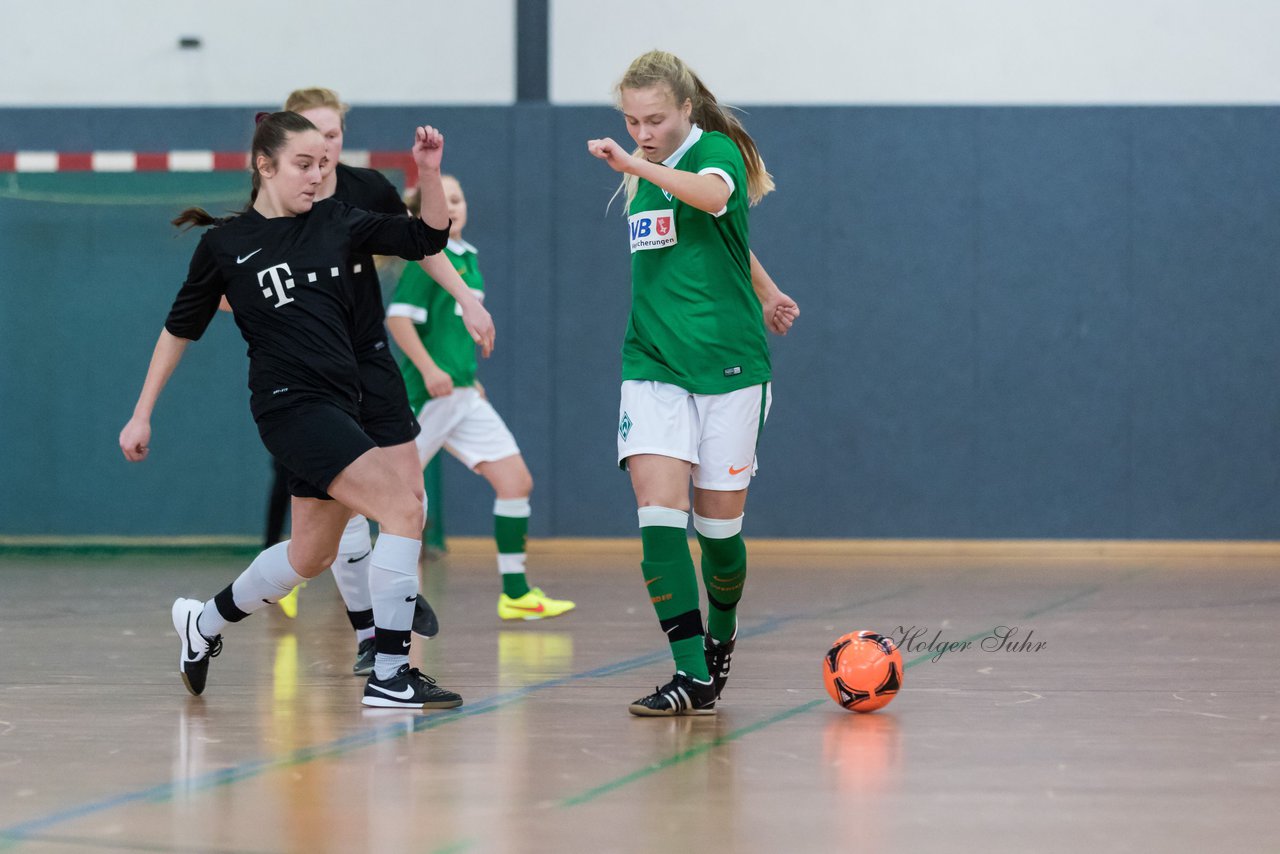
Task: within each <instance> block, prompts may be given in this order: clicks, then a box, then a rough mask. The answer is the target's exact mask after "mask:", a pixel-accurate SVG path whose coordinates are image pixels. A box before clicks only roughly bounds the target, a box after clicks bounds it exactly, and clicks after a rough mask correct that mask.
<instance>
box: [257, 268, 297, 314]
mask: <svg viewBox="0 0 1280 854" xmlns="http://www.w3.org/2000/svg"><path fill="white" fill-rule="evenodd" d="M292 275H293V271H292V270H290V269H289V265H288V264H277V265H275V266H274V267H268V268H267V269H265V270H261V271H259V272H258V284H259V285H262V295H263V296H264V297H266V298H267V299H271V297H272V296H275V298H276V305H275V307H276V308H279V307H280V306H282V305H284V304H285V303H290V302H293V297H291V296H287V295H286V294H285V291H287V290H289V289H290V288H292V287H293V279H285V278H283V276H292ZM267 278H270V279H271V282H270V284H268V283H267V282H266V281H265V280H266V279H267Z"/></svg>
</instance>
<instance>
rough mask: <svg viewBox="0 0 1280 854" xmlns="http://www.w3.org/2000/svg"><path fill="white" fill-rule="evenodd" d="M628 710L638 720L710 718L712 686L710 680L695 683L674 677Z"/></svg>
mask: <svg viewBox="0 0 1280 854" xmlns="http://www.w3.org/2000/svg"><path fill="white" fill-rule="evenodd" d="M629 710H630V712H631V714H633V715H639V716H640V717H671V716H672V715H714V714H715V713H716V686H715V683H714V682H712V681H711V680H710V679H708V680H707V681H706V682H699V681H698V680H697V679H694V678H693V677H691V676H688V675H687V674H684V673H676V675H675V676H672V677H671V681H670V682H668V683H667V684H666V685H663V686H662V687H661V688H655V689H654V692H653V693H652V694H650V695H649V696H647V697H641V698H640V699H639V700H636V701H635V702H634V703H632V704H631V706H630V707H629Z"/></svg>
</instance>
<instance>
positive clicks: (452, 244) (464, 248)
mask: <svg viewBox="0 0 1280 854" xmlns="http://www.w3.org/2000/svg"><path fill="white" fill-rule="evenodd" d="M445 248H446V249H448V250H449V251H450V252H452V253H453V254H454V255H466V254H467V253H468V252H470V253H471V254H473V255H479V254H480V252H479V251H478V250H477V249H476V248H475V247H474V246H472V245H471V244H470V243H468V242H467V241H465V240H463V239H462V238H458V239H457V240H454V239H453V238H452V237H450V238H449V242H448V243H446V244H445Z"/></svg>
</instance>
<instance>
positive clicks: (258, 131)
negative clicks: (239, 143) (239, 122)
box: [170, 111, 316, 231]
mask: <svg viewBox="0 0 1280 854" xmlns="http://www.w3.org/2000/svg"><path fill="white" fill-rule="evenodd" d="M257 122H258V126H257V127H256V128H255V129H254V131H253V146H252V148H251V149H250V152H249V168H250V170H251V171H252V174H253V179H252V188H253V189H252V190H251V191H250V193H249V204H247V205H245V207H244V210H242V211H240V213H244V212H245V211H247V210H249V208H251V207H253V203H254V202H255V201H257V200H258V191H259V190H260V189H262V175H261V174H260V173H259V172H258V158H259V157H265V158H267V162H268V163H270V164H271V165H272V166H275V165H276V160H277V158H278V157H279V156H280V151H281V149H283V148H284V147H285V144H286V143H287V142H288V141H289V137H291V136H293V135H294V134H295V133H299V132H301V131H306V130H315V129H316V126H315V125H313V124H312V123H311V122H310V121H308V120H307V119H305V118H303V117H302V116H300V115H298V114H297V113H290V112H284V111H281V112H279V113H266V114H264V113H259V114H258V116H257ZM170 222H171V223H172V224H173V225H174V226H176V227H178V228H182V226H184V225H185V226H186V229H183V230H184V231H185V230H188V229H191V228H194V227H196V226H200V227H204V226H210V225H219V224H220V223H222V222H223V220H222V219H219V218H218V217H215V216H213V215H212V214H211V213H209V212H208V211H206V210H205V209H204V208H187V209H186V210H184V211H183V212H182V213H180V214H178V215H177V216H176V217H174V218H173V219H172V220H170Z"/></svg>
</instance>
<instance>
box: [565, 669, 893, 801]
mask: <svg viewBox="0 0 1280 854" xmlns="http://www.w3.org/2000/svg"><path fill="white" fill-rule="evenodd" d="M904 667H905V665H904ZM826 702H827V700H810V701H809V702H807V703H804V704H803V705H800V706H796V707H795V708H792V709H787V710H786V711H782V712H779V713H778V714H776V715H774V716H773V717H769V718H765V719H764V720H762V721H756V722H755V723H753V724H750V725H749V726H744V727H741V728H739V729H735V730H733V731H732V732H728V733H725V734H724V735H720V736H716V737H715V738H713V739H711V741H708V742H705V743H703V744H699V745H698V746H697V747H690V748H689V749H688V750H683V751H681V752H680V753H677V754H676V755H674V756H668V757H667V758H666V759H663V760H661V761H659V762H655V763H653V764H652V765H646V766H645V767H643V768H641V769H640V770H638V771H632V772H631V773H630V774H626V775H624V776H622V777H618V778H615V779H613V780H610V781H608V782H607V783H601V784H600V785H599V786H596V787H595V788H593V789H587V790H586V791H585V792H582V793H581V794H577V795H574V796H573V797H571V798H564V799H563V800H561V801H559V802H557V803H556V806H559V807H576V806H577V805H578V804H585V803H587V802H588V801H593V800H595V799H596V798H598V797H600V796H601V795H607V794H609V793H610V792H612V791H615V790H616V789H621V788H622V787H623V786H626V785H628V784H630V783H634V782H635V781H636V780H643V779H644V778H645V777H648V776H649V775H651V774H657V773H658V772H659V771H665V770H667V769H668V768H671V767H672V766H675V765H679V764H680V763H681V762H686V761H688V760H690V759H693V758H694V757H695V756H701V755H702V754H704V753H706V752H707V751H709V750H712V749H713V748H716V747H719V746H720V745H722V744H728V743H729V742H731V741H737V740H738V739H740V738H742V737H743V736H745V735H750V734H751V733H753V732H755V731H757V730H762V729H764V728H765V727H768V726H773V725H774V724H776V723H779V722H781V721H785V720H786V719H787V718H794V717H795V716H796V715H801V714H804V713H805V712H807V711H809V710H810V709H816V708H817V707H818V706H820V705H822V704H824V703H826Z"/></svg>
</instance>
